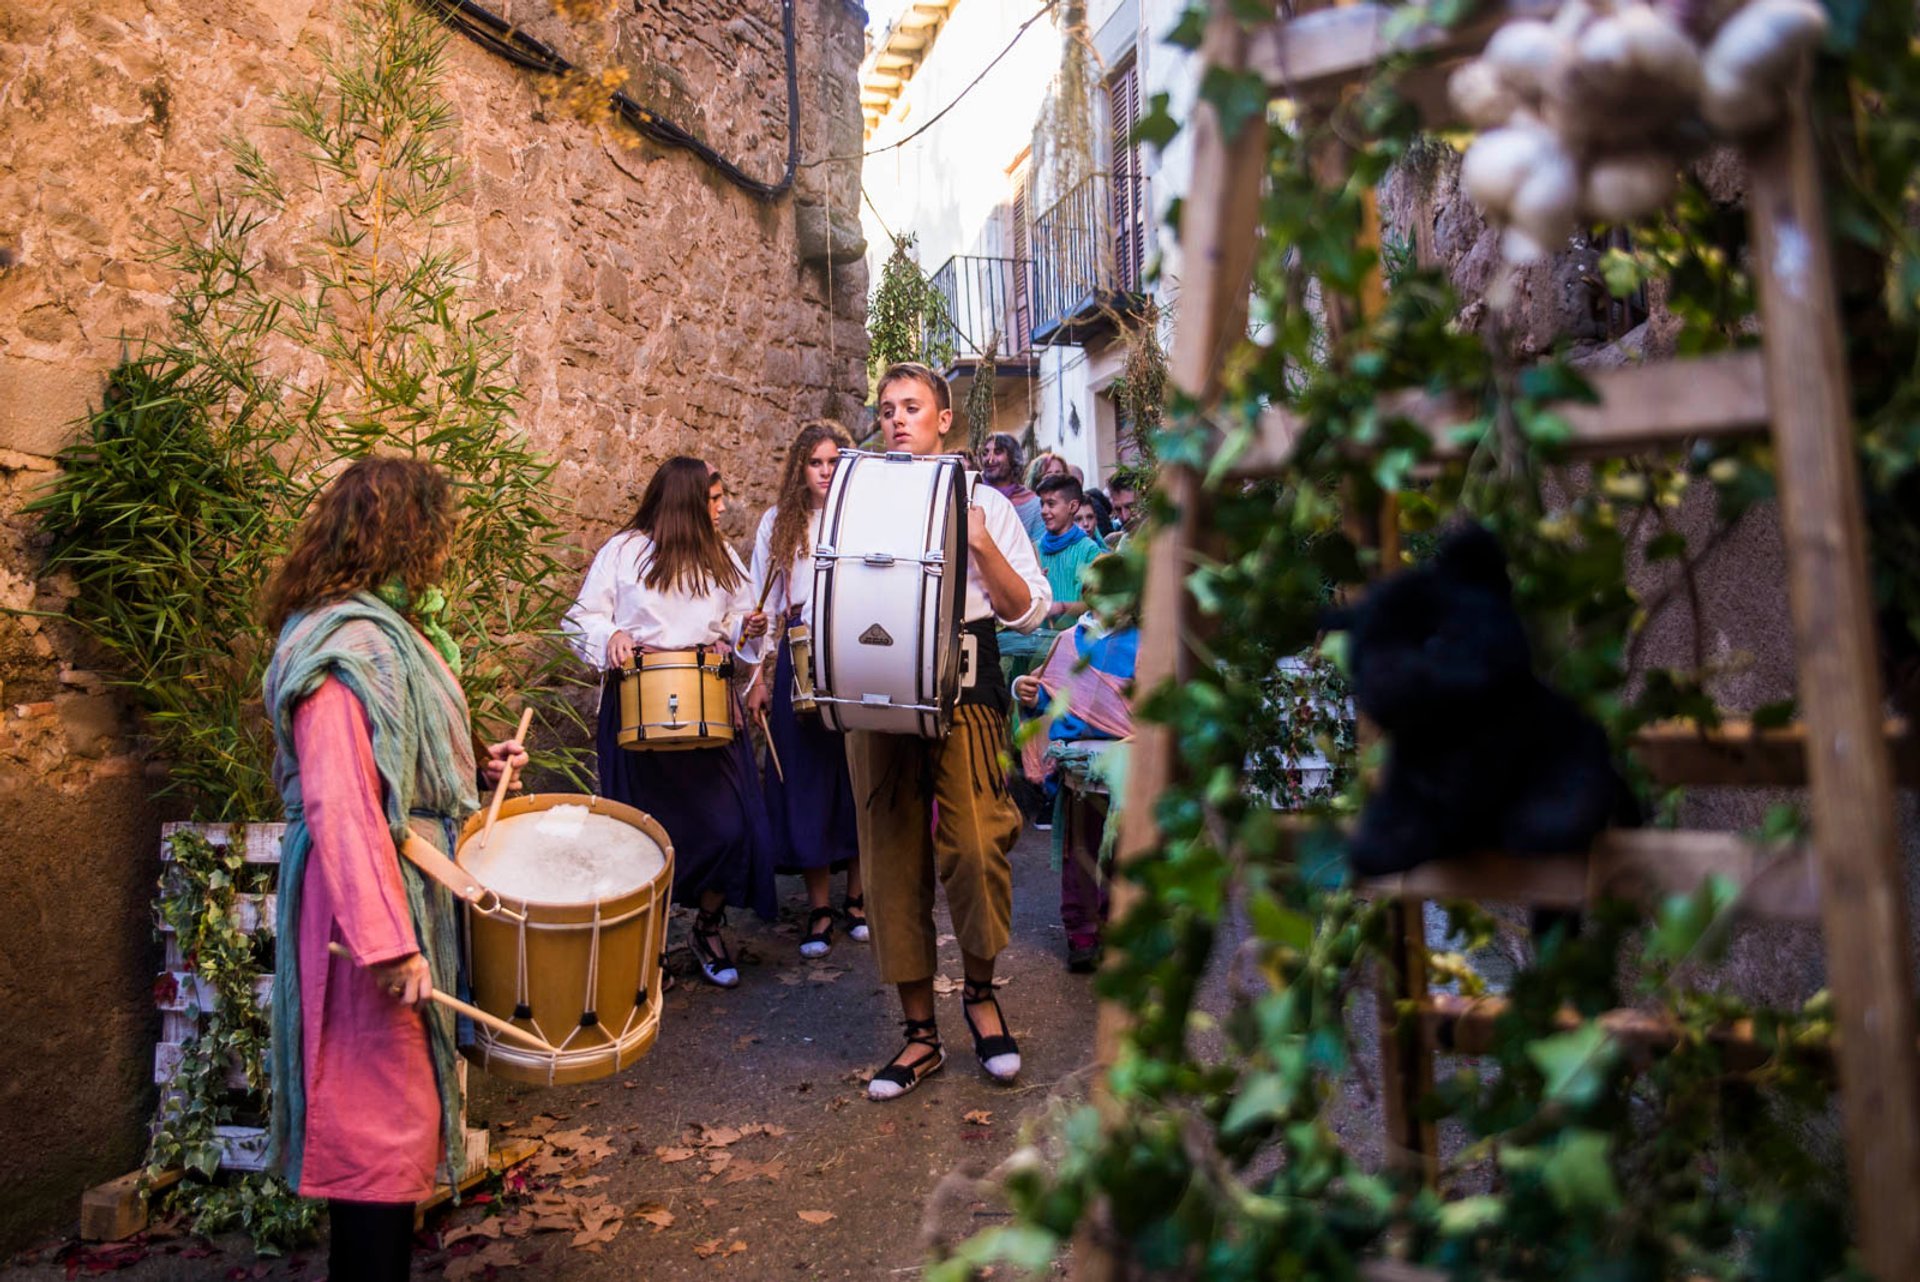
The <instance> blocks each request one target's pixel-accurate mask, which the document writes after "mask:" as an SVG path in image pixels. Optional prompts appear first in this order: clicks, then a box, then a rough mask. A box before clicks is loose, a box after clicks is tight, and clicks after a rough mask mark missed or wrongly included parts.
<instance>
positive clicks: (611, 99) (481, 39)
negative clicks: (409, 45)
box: [419, 0, 800, 200]
mask: <svg viewBox="0 0 1920 1282" xmlns="http://www.w3.org/2000/svg"><path fill="white" fill-rule="evenodd" d="M419 3H420V4H421V5H423V6H424V7H425V8H426V9H427V10H428V11H430V12H431V13H432V14H433V15H434V16H435V17H437V18H439V19H440V21H441V22H443V23H445V24H446V25H447V26H448V27H451V28H452V29H453V30H455V31H457V32H459V33H460V34H461V35H463V36H465V37H466V38H467V39H469V40H471V41H473V42H474V43H475V44H477V45H479V46H480V47H481V48H482V49H485V50H486V51H487V52H488V53H491V54H493V55H494V56H495V57H497V58H500V59H503V60H504V61H506V62H510V63H512V64H513V65H514V66H516V67H522V68H525V69H526V70H528V71H535V72H539V73H540V74H542V75H547V76H565V75H569V74H571V73H573V72H575V71H578V70H579V68H578V67H576V66H575V65H574V64H573V63H572V62H569V61H568V60H567V59H566V57H565V56H563V55H562V54H561V53H560V52H559V51H558V50H557V49H555V48H554V47H553V46H552V45H550V44H548V43H546V42H545V41H544V40H541V39H539V38H537V37H535V36H531V35H528V34H527V33H526V32H524V31H522V30H521V29H520V28H518V27H516V26H514V25H513V24H512V23H510V22H508V21H507V20H506V19H505V18H502V17H501V16H500V15H499V14H497V13H494V12H493V11H492V10H490V9H485V8H482V7H481V6H480V5H477V4H474V3H473V2H472V0H419ZM780 24H781V31H782V37H783V41H784V44H785V47H786V62H787V166H786V172H784V173H782V174H781V175H780V179H779V181H778V182H765V181H763V180H761V179H758V178H755V177H753V176H752V175H751V174H749V173H747V172H746V171H744V170H742V169H741V168H740V167H739V166H738V165H736V164H734V163H733V162H732V161H731V160H728V159H727V158H726V157H725V156H723V155H721V154H720V153H719V152H717V151H715V150H714V149H713V148H712V147H710V146H708V145H707V144H706V143H705V142H702V141H701V140H700V139H699V138H698V137H696V136H695V135H694V134H692V133H691V132H689V131H688V130H686V129H684V128H682V127H681V126H679V125H677V124H675V123H674V122H673V121H671V120H668V119H667V118H666V117H665V116H662V115H660V114H659V113H658V112H656V111H654V110H653V109H652V108H650V107H646V106H643V105H641V104H640V103H638V102H635V101H634V100H633V98H631V97H630V96H628V94H627V93H626V91H625V90H621V89H616V90H614V91H613V92H612V93H611V94H609V95H608V96H607V101H608V103H609V104H610V105H611V106H612V107H613V110H614V112H615V113H616V114H617V115H618V116H619V117H620V118H621V119H622V120H624V121H626V122H627V123H628V124H629V125H631V126H632V127H633V128H634V129H636V130H638V131H639V132H640V133H641V134H643V135H645V136H646V137H648V138H651V139H653V140H654V141H655V142H658V143H663V144H665V145H666V146H669V147H678V148H681V149H682V150H685V151H690V152H692V153H693V154H694V155H696V156H698V157H699V158H700V159H701V160H703V161H705V162H706V163H707V164H708V165H711V166H712V167H713V168H714V169H715V170H717V171H719V173H720V176H721V177H723V178H725V179H726V180H727V181H728V182H730V183H732V184H733V185H734V186H736V187H739V188H741V189H742V190H745V191H748V192H751V193H752V194H753V195H755V196H758V197H759V198H760V199H762V200H773V199H776V198H778V197H780V196H784V195H785V194H786V193H787V191H788V190H789V189H790V188H791V187H792V186H793V175H794V172H795V170H797V169H798V168H799V166H800V79H799V71H798V68H797V66H796V64H795V61H794V43H795V42H794V32H793V25H794V19H793V0H781V4H780Z"/></svg>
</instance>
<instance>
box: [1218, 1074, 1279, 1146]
mask: <svg viewBox="0 0 1920 1282" xmlns="http://www.w3.org/2000/svg"><path fill="white" fill-rule="evenodd" d="M1293 1096H1294V1092H1293V1088H1292V1087H1291V1086H1289V1085H1288V1084H1287V1082H1286V1080H1285V1079H1283V1078H1282V1077H1281V1076H1280V1074H1278V1073H1258V1074H1255V1075H1254V1076H1252V1077H1248V1078H1243V1079H1242V1080H1241V1083H1240V1093H1239V1094H1238V1095H1236V1096H1234V1098H1233V1103H1232V1104H1231V1105H1230V1106H1229V1107H1228V1109H1227V1115H1226V1116H1225V1117H1223V1118H1221V1119H1220V1133H1221V1134H1222V1135H1241V1134H1244V1133H1246V1132H1247V1131H1250V1130H1252V1129H1253V1128H1254V1127H1256V1126H1259V1125H1262V1124H1263V1123H1266V1122H1272V1121H1276V1120H1278V1119H1279V1118H1281V1117H1284V1116H1285V1115H1286V1113H1287V1111H1288V1110H1289V1109H1291V1108H1292V1107H1293Z"/></svg>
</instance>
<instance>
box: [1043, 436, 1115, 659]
mask: <svg viewBox="0 0 1920 1282" xmlns="http://www.w3.org/2000/svg"><path fill="white" fill-rule="evenodd" d="M1039 494H1040V520H1041V521H1042V522H1043V523H1044V524H1045V525H1046V527H1047V530H1046V533H1045V534H1042V535H1041V536H1040V537H1039V539H1037V540H1036V541H1035V543H1034V547H1036V548H1037V549H1038V550H1039V552H1040V568H1041V570H1042V571H1044V572H1045V574H1046V576H1047V582H1048V584H1050V585H1051V586H1052V588H1053V605H1052V607H1051V608H1050V609H1049V611H1048V615H1047V619H1046V622H1045V623H1044V624H1042V625H1041V626H1042V627H1045V628H1047V629H1048V630H1050V631H1053V632H1058V631H1060V630H1061V629H1063V628H1070V627H1072V626H1073V621H1074V620H1075V619H1077V618H1079V617H1080V615H1081V614H1083V613H1085V612H1086V608H1087V603H1086V602H1085V601H1083V600H1082V599H1081V596H1082V591H1081V587H1080V576H1081V575H1082V574H1083V573H1085V571H1086V568H1087V567H1088V566H1089V565H1092V564H1093V562H1094V559H1095V558H1096V557H1098V556H1099V555H1100V554H1101V553H1102V552H1105V551H1106V550H1107V549H1106V545H1104V544H1103V543H1101V542H1100V540H1098V539H1096V538H1094V537H1092V536H1091V535H1089V534H1088V533H1087V532H1086V531H1085V530H1084V529H1082V528H1080V521H1079V516H1080V505H1081V504H1082V503H1084V502H1085V501H1086V496H1085V494H1084V492H1083V491H1082V490H1081V488H1080V482H1078V481H1076V480H1074V479H1073V478H1072V477H1071V476H1060V475H1057V474H1056V475H1053V476H1049V477H1047V478H1046V479H1045V480H1043V481H1041V482H1040V488H1039ZM1047 645H1048V643H1047V642H1046V641H1044V640H1043V641H1042V643H1041V645H1040V646H1039V649H1040V650H1042V651H1044V650H1045V649H1046V648H1047Z"/></svg>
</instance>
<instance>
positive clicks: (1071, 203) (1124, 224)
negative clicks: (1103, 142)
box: [1033, 174, 1145, 346]
mask: <svg viewBox="0 0 1920 1282" xmlns="http://www.w3.org/2000/svg"><path fill="white" fill-rule="evenodd" d="M1116 200H1118V203H1116ZM1139 207H1140V199H1139V179H1138V178H1137V177H1129V178H1126V179H1123V180H1122V181H1121V183H1120V187H1119V189H1116V187H1115V183H1114V182H1113V180H1111V179H1110V178H1109V176H1108V175H1106V174H1095V175H1094V176H1093V177H1091V178H1089V179H1087V180H1086V181H1085V182H1083V183H1081V184H1080V185H1079V186H1077V187H1075V188H1074V189H1073V190H1072V191H1069V192H1068V193H1067V194H1066V195H1065V196H1063V197H1062V198H1061V199H1060V200H1059V201H1058V202H1056V203H1055V204H1054V206H1053V207H1052V208H1051V209H1049V210H1047V212H1046V213H1044V214H1041V215H1040V216H1039V217H1038V218H1036V219H1034V220H1033V291H1034V301H1033V342H1034V344H1035V346H1047V345H1049V344H1054V343H1081V342H1085V341H1086V340H1087V338H1089V337H1091V336H1092V335H1093V334H1094V333H1098V332H1101V331H1103V330H1105V329H1106V328H1108V327H1110V326H1111V325H1112V324H1113V323H1114V321H1115V320H1116V319H1117V318H1118V317H1120V316H1124V315H1128V314H1130V313H1132V312H1134V311H1136V310H1138V308H1139V307H1140V305H1141V303H1142V302H1143V301H1144V297H1145V296H1144V294H1143V293H1142V292H1141V290H1142V266H1143V261H1144V258H1145V254H1144V241H1143V234H1142V233H1143V228H1142V226H1141V222H1140V219H1139V218H1138V216H1137V211H1138V210H1139Z"/></svg>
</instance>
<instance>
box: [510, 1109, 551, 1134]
mask: <svg viewBox="0 0 1920 1282" xmlns="http://www.w3.org/2000/svg"><path fill="white" fill-rule="evenodd" d="M560 1121H561V1119H560V1118H558V1117H555V1116H554V1115H553V1114H552V1113H541V1114H539V1115H537V1116H535V1117H534V1118H533V1119H531V1120H530V1121H526V1122H518V1123H515V1124H513V1125H510V1126H508V1127H507V1134H509V1135H526V1136H530V1137H532V1138H533V1139H539V1138H540V1137H541V1136H542V1135H545V1134H546V1133H547V1132H548V1131H550V1130H552V1129H553V1128H554V1127H556V1126H558V1125H560Z"/></svg>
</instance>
